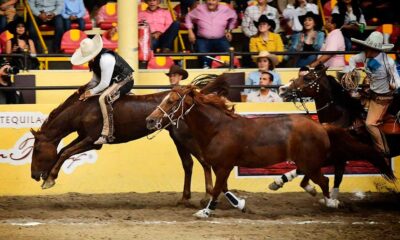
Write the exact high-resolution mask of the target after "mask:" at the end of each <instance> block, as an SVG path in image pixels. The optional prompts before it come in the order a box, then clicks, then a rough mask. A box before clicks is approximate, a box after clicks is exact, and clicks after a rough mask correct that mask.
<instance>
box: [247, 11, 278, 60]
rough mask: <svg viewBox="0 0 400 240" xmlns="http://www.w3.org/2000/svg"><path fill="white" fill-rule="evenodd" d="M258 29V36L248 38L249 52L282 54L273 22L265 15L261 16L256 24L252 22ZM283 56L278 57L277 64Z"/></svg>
mask: <svg viewBox="0 0 400 240" xmlns="http://www.w3.org/2000/svg"><path fill="white" fill-rule="evenodd" d="M254 25H255V26H256V27H257V29H258V34H257V35H256V36H253V37H251V38H250V44H249V49H250V52H260V51H269V52H283V51H284V48H283V42H282V38H281V36H280V35H279V34H277V33H274V30H275V27H276V25H275V22H274V21H273V20H272V19H269V18H268V17H267V16H266V15H261V17H260V18H259V19H258V22H254ZM282 59H283V56H282V55H281V56H278V62H281V61H282Z"/></svg>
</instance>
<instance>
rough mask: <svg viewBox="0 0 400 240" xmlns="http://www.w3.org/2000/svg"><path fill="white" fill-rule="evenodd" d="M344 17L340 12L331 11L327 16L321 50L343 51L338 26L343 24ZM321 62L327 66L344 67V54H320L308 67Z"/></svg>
mask: <svg viewBox="0 0 400 240" xmlns="http://www.w3.org/2000/svg"><path fill="white" fill-rule="evenodd" d="M343 21H344V17H343V16H342V15H340V14H337V13H333V14H332V16H331V17H329V18H327V20H326V25H325V29H326V30H328V36H326V39H325V43H324V45H322V48H321V51H345V48H346V47H345V42H344V36H343V34H342V31H341V30H340V28H341V27H342V25H343ZM320 63H323V64H325V66H327V67H344V65H345V62H344V56H343V55H342V54H341V55H321V56H319V57H318V59H317V60H315V61H314V62H312V63H311V64H310V67H315V66H317V65H318V64H320Z"/></svg>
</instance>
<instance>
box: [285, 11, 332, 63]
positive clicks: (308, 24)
mask: <svg viewBox="0 0 400 240" xmlns="http://www.w3.org/2000/svg"><path fill="white" fill-rule="evenodd" d="M299 19H300V21H301V22H302V23H303V27H302V28H303V30H302V31H301V32H298V33H295V34H293V36H292V44H291V46H290V48H289V51H290V52H302V51H319V50H320V49H321V47H322V44H323V43H324V33H323V32H321V28H322V23H321V21H320V18H319V16H318V15H316V14H314V13H313V12H307V14H305V15H303V16H300V17H299ZM292 59H293V60H294V66H295V67H303V66H306V65H308V64H310V63H312V62H313V61H315V59H317V55H298V56H293V58H292Z"/></svg>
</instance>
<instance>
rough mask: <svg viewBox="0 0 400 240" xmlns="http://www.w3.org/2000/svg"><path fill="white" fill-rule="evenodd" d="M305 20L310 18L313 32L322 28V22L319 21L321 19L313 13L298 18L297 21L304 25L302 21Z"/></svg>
mask: <svg viewBox="0 0 400 240" xmlns="http://www.w3.org/2000/svg"><path fill="white" fill-rule="evenodd" d="M306 18H312V19H313V20H314V23H315V27H314V29H315V30H321V28H322V21H321V17H320V16H319V15H317V14H315V13H313V12H311V11H310V12H307V13H306V14H304V15H301V16H299V21H300V23H301V25H303V24H304V20H306Z"/></svg>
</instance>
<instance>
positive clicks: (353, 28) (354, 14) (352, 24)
mask: <svg viewBox="0 0 400 240" xmlns="http://www.w3.org/2000/svg"><path fill="white" fill-rule="evenodd" d="M333 13H337V14H341V15H343V16H344V23H343V26H342V33H343V36H344V37H345V43H346V51H349V50H351V41H350V38H352V37H353V38H360V37H361V34H362V33H363V32H364V29H365V26H366V24H367V23H366V21H365V18H364V15H363V14H362V11H361V8H360V5H359V3H358V1H357V0H338V1H337V4H336V6H335V7H334V8H333V9H332V14H333Z"/></svg>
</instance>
